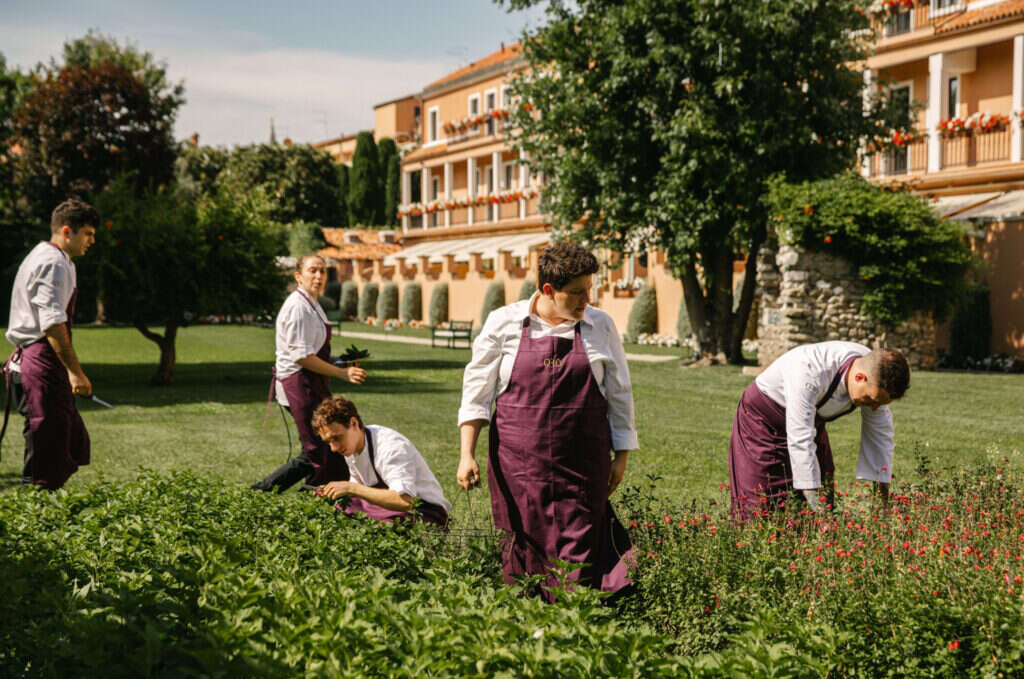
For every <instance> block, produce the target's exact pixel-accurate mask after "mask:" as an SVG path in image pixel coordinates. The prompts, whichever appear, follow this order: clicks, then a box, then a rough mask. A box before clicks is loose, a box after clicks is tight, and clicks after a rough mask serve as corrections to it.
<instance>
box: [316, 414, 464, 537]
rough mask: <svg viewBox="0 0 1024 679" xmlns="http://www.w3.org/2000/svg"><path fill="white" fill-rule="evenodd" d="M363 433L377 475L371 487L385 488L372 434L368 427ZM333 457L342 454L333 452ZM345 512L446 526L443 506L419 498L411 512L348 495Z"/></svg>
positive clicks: (445, 513)
mask: <svg viewBox="0 0 1024 679" xmlns="http://www.w3.org/2000/svg"><path fill="white" fill-rule="evenodd" d="M363 433H364V434H365V435H366V447H367V448H368V449H369V450H368V452H369V454H370V467H371V468H372V469H373V473H374V474H376V475H377V483H375V484H374V485H373V486H371V487H372V488H384V489H386V488H387V487H388V486H387V484H386V483H384V479H383V477H382V476H381V475H380V472H379V471H377V465H376V463H375V462H374V458H373V434H371V433H370V430H369V429H363ZM335 457H342V456H341V455H338V454H335ZM347 466H348V465H347V464H346V467H347ZM345 513H346V514H348V515H349V516H352V515H353V514H365V515H366V516H368V517H370V518H371V519H376V520H377V521H387V522H392V521H394V520H395V519H406V518H409V517H415V518H418V519H419V520H421V521H424V522H426V523H432V524H435V525H437V526H440V527H441V528H447V526H448V512H447V511H445V508H444V507H442V506H440V505H435V504H434V503H432V502H426V501H425V500H420V501H419V502H418V503H417V505H416V508H415V509H414V510H413V511H411V512H399V511H395V510H393V509H385V508H384V507H381V506H380V505H375V504H373V503H372V502H369V501H367V500H364V499H363V498H361V497H350V498H349V505H348V507H345Z"/></svg>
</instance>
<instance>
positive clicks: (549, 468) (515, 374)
mask: <svg viewBox="0 0 1024 679" xmlns="http://www.w3.org/2000/svg"><path fill="white" fill-rule="evenodd" d="M611 451H612V439H611V426H610V425H609V423H608V401H607V400H605V398H604V395H603V394H601V390H600V388H599V387H598V385H597V381H596V380H595V379H594V374H593V371H592V370H591V368H590V360H589V359H588V358H587V352H586V348H585V347H584V345H583V340H582V338H581V337H580V324H579V323H576V327H575V329H574V332H573V338H572V339H571V340H570V339H568V338H565V337H555V336H548V337H541V338H537V339H531V338H530V317H529V316H527V317H526V318H525V319H523V330H522V337H521V339H520V342H519V350H518V352H517V353H516V358H515V363H514V365H513V367H512V375H511V377H510V379H509V385H508V389H507V390H506V391H505V392H504V393H502V394H501V395H499V396H498V398H497V407H496V409H495V412H494V417H493V419H492V421H491V428H490V457H489V464H488V474H487V481H488V485H489V487H490V491H491V509H492V511H493V513H494V525H495V527H497V528H498V529H500V530H501V531H502V532H503V538H502V547H503V549H502V571H503V572H504V577H505V582H506V583H508V584H512V583H513V582H515V579H516V576H520V575H523V574H530V575H547V579H546V580H545V582H544V586H543V587H542V588H541V592H540V593H541V594H542V595H543V596H544V598H545V599H547V600H549V601H550V600H553V599H554V595H553V593H552V592H551V587H553V586H556V585H558V582H559V581H558V577H556V576H555V575H554V574H552V572H551V568H552V566H553V565H554V561H555V560H561V561H567V562H570V563H574V564H581V563H584V564H586V566H585V567H584V568H582V569H577V570H576V571H574V572H573V573H572V575H571V576H570V580H577V579H578V580H580V581H581V582H584V583H586V584H587V585H589V586H591V587H594V588H599V589H601V590H604V591H609V592H616V591H618V590H620V589H622V588H623V587H625V586H626V585H628V584H629V582H630V581H629V579H628V577H627V573H626V571H627V565H628V561H629V560H630V558H631V556H632V554H631V552H632V545H631V544H630V541H629V536H628V535H627V534H626V531H625V530H624V529H623V528H622V525H621V524H620V523H619V521H618V519H617V518H616V517H615V513H614V511H613V510H612V506H611V503H609V502H608V478H609V475H610V473H611Z"/></svg>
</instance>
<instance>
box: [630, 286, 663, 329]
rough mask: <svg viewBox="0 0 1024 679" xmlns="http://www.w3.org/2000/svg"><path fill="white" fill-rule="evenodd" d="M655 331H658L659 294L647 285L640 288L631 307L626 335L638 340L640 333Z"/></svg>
mask: <svg viewBox="0 0 1024 679" xmlns="http://www.w3.org/2000/svg"><path fill="white" fill-rule="evenodd" d="M655 332H658V296H657V295H656V294H655V292H654V288H653V287H650V286H647V287H644V288H641V289H640V292H639V293H637V296H636V299H634V300H633V306H632V307H630V309H629V320H628V321H627V322H626V337H627V339H628V340H629V341H630V342H636V341H637V338H639V337H640V335H642V334H645V333H655Z"/></svg>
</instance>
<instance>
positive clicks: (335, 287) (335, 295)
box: [324, 281, 341, 305]
mask: <svg viewBox="0 0 1024 679" xmlns="http://www.w3.org/2000/svg"><path fill="white" fill-rule="evenodd" d="M324 297H330V298H331V299H333V300H334V303H335V305H337V304H338V302H340V301H341V281H331V282H330V283H328V284H327V285H325V286H324Z"/></svg>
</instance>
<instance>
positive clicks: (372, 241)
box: [318, 229, 402, 259]
mask: <svg viewBox="0 0 1024 679" xmlns="http://www.w3.org/2000/svg"><path fill="white" fill-rule="evenodd" d="M323 231H324V240H326V241H327V244H328V245H327V247H326V248H323V249H322V250H319V251H318V253H319V254H321V255H323V256H324V257H330V258H331V259H383V258H384V257H385V256H387V255H390V254H393V253H395V252H398V251H399V250H401V249H402V245H401V244H400V243H384V242H382V241H381V237H380V236H381V234H380V232H379V231H373V230H370V229H324V230H323ZM352 232H355V233H358V234H359V240H360V241H362V242H360V243H346V242H345V234H346V233H352Z"/></svg>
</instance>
